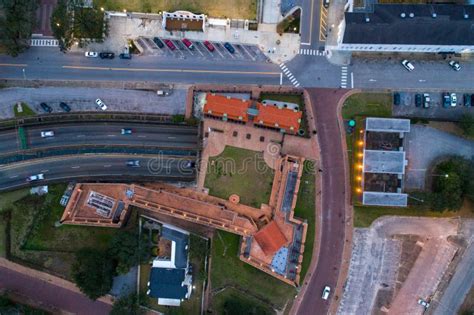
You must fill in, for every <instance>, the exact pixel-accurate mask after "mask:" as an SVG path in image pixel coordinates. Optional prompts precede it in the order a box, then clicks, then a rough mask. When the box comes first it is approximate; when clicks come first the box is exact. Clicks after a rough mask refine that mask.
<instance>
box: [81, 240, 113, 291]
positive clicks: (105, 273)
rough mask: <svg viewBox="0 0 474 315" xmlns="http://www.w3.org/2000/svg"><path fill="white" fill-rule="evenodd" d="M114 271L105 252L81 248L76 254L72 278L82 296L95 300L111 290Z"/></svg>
mask: <svg viewBox="0 0 474 315" xmlns="http://www.w3.org/2000/svg"><path fill="white" fill-rule="evenodd" d="M114 269H115V265H114V262H113V260H112V259H110V257H109V256H108V255H107V251H101V250H98V249H95V248H83V249H81V250H79V251H78V252H77V253H76V262H75V263H74V265H73V267H72V277H73V279H74V281H75V282H76V284H77V286H78V287H79V288H80V289H81V291H82V292H83V293H84V294H86V295H87V296H88V297H89V298H91V299H93V300H96V299H97V298H99V297H101V296H103V295H104V294H106V293H108V292H109V291H110V289H111V288H112V281H113V276H114Z"/></svg>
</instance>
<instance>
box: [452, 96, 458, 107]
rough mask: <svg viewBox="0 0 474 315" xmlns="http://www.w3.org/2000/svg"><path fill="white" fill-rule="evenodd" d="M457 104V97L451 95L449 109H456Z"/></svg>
mask: <svg viewBox="0 0 474 315" xmlns="http://www.w3.org/2000/svg"><path fill="white" fill-rule="evenodd" d="M457 104H458V97H457V96H456V93H451V107H456V105H457Z"/></svg>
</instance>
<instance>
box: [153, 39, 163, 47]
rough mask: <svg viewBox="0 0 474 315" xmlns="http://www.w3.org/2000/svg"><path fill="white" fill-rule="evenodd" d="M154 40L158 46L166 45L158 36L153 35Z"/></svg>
mask: <svg viewBox="0 0 474 315" xmlns="http://www.w3.org/2000/svg"><path fill="white" fill-rule="evenodd" d="M153 41H154V42H155V44H156V46H158V47H160V48H163V47H165V44H163V42H162V41H161V39H159V38H158V37H153Z"/></svg>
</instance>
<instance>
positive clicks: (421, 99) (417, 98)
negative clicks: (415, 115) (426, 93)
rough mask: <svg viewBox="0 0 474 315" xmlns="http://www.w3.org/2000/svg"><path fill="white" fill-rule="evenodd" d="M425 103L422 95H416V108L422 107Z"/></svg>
mask: <svg viewBox="0 0 474 315" xmlns="http://www.w3.org/2000/svg"><path fill="white" fill-rule="evenodd" d="M422 102H423V96H422V95H421V94H415V106H416V107H420V106H421V103H422Z"/></svg>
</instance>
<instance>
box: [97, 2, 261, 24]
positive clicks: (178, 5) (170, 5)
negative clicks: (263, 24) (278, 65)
mask: <svg viewBox="0 0 474 315" xmlns="http://www.w3.org/2000/svg"><path fill="white" fill-rule="evenodd" d="M94 5H95V6H96V7H97V8H101V7H102V8H104V9H105V10H111V11H123V10H124V9H125V10H127V11H128V12H146V13H158V12H161V11H168V12H174V11H191V12H193V13H204V14H206V15H208V16H210V17H215V18H217V17H220V18H231V19H249V20H255V19H256V14H257V0H218V1H211V0H94Z"/></svg>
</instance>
